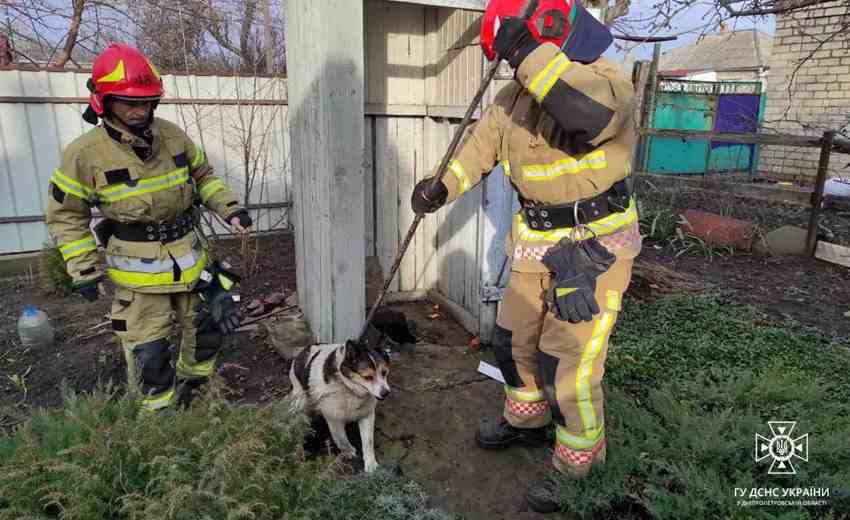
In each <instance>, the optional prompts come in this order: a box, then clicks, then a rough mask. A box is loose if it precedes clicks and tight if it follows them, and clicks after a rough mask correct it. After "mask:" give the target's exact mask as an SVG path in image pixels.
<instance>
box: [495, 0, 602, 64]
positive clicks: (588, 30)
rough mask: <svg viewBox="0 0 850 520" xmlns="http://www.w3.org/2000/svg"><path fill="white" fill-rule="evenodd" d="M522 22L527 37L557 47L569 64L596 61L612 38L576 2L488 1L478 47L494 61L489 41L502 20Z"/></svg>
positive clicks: (578, 1)
mask: <svg viewBox="0 0 850 520" xmlns="http://www.w3.org/2000/svg"><path fill="white" fill-rule="evenodd" d="M529 10H530V16H529V17H528V19H527V20H526V24H527V25H528V30H529V31H530V32H531V35H532V36H533V37H534V39H536V40H537V41H539V42H540V43H543V42H550V43H553V44H555V45H557V46H558V48H560V49H561V50H562V51H564V53H565V54H566V55H567V57H568V58H569V59H571V60H573V61H579V62H584V63H590V62H593V61H596V60H597V59H599V57H600V56H601V55H602V53H604V52H605V51H606V50H607V49H608V47H610V46H611V42H613V41H614V38H613V37H612V36H611V32H610V31H609V30H608V28H607V27H605V26H604V25H603V24H602V23H601V22H599V20H597V19H596V18H594V16H593V15H592V14H590V13H589V12H588V11H587V10H586V9H585V8H584V6H583V5H581V2H580V0H490V1H489V2H488V3H487V7H486V9H485V10H484V18H483V19H482V21H481V48H482V49H483V50H484V55H485V56H487V59H489V60H491V61H492V60H494V59H496V50H495V49H494V48H493V42H494V41H495V40H496V34H497V33H498V32H499V27H500V26H501V23H502V20H504V19H505V18H520V17H522V16H523V14H524V13H526V11H529Z"/></svg>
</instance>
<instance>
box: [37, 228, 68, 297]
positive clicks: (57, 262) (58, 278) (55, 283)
mask: <svg viewBox="0 0 850 520" xmlns="http://www.w3.org/2000/svg"><path fill="white" fill-rule="evenodd" d="M38 277H39V280H40V281H41V288H42V289H43V290H44V291H45V292H46V293H48V294H55V295H57V296H68V295H70V294H71V293H72V292H74V282H73V280H72V279H71V276H70V275H69V274H68V271H67V270H66V269H65V260H63V259H62V253H60V252H59V248H58V247H57V246H56V245H55V244H53V243H51V242H50V241H47V242H45V243H44V244H43V245H42V248H41V253H40V255H39V257H38Z"/></svg>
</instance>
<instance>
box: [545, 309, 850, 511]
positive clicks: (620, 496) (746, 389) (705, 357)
mask: <svg viewBox="0 0 850 520" xmlns="http://www.w3.org/2000/svg"><path fill="white" fill-rule="evenodd" d="M767 421H796V422H797V426H796V428H795V430H794V432H793V434H794V435H793V437H797V436H800V435H803V434H809V460H808V462H803V461H796V462H795V467H796V469H797V474H796V475H793V476H771V475H768V468H769V462H761V463H756V462H755V460H754V456H753V453H754V436H755V434H756V433H759V434H762V435H765V436H767V437H770V436H771V433H770V430H769V428H768V425H767ZM606 427H607V431H608V436H609V445H608V463H607V464H606V465H605V466H603V467H601V468H598V469H595V470H594V472H592V473H591V475H590V476H589V477H588V478H587V479H585V480H583V481H578V482H575V481H565V483H564V486H562V491H561V493H562V500H563V503H564V504H569V509H570V510H571V511H572V512H573V513H575V514H577V516H579V517H581V518H600V517H612V518H613V517H616V518H621V517H628V516H629V515H630V514H633V515H635V516H636V517H640V516H647V515H648V516H651V517H652V518H659V519H661V518H789V519H790V518H795V519H797V518H799V519H807V518H836V519H838V518H848V517H850V450H848V449H847V439H848V438H850V352H848V350H847V348H846V345H844V344H841V343H839V342H838V341H836V340H830V339H827V338H824V337H822V336H820V335H819V334H817V333H816V332H813V331H811V330H807V329H805V328H803V327H801V326H799V325H797V324H794V323H788V324H775V323H771V322H769V321H768V320H766V319H765V318H764V317H763V316H761V315H759V314H758V313H757V312H755V311H754V310H752V309H749V308H745V307H740V306H736V305H733V304H731V303H730V302H727V301H725V300H724V299H722V298H720V297H716V296H707V297H701V298H696V299H693V298H679V299H670V300H665V301H661V302H657V303H653V304H635V303H629V305H627V307H626V309H625V311H624V313H623V316H622V318H621V321H620V323H619V325H618V329H617V330H616V332H615V334H614V337H613V339H612V347H611V351H610V354H609V357H608V362H607V364H606ZM735 488H747V489H748V490H749V489H754V488H768V489H772V488H780V489H784V488H828V489H829V492H830V496H829V498H828V499H827V500H828V505H827V506H808V507H806V506H754V507H745V506H741V505H739V504H738V500H739V499H741V497H736V496H735V495H734V492H735ZM747 498H748V497H745V498H744V499H747ZM750 499H752V498H750Z"/></svg>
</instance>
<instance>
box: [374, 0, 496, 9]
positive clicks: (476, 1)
mask: <svg viewBox="0 0 850 520" xmlns="http://www.w3.org/2000/svg"><path fill="white" fill-rule="evenodd" d="M384 1H386V2H402V3H406V4H421V5H429V6H435V7H452V8H455V9H469V10H472V11H483V10H484V7H485V4H486V3H487V0H384Z"/></svg>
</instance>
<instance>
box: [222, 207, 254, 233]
mask: <svg viewBox="0 0 850 520" xmlns="http://www.w3.org/2000/svg"><path fill="white" fill-rule="evenodd" d="M233 217H237V218H238V219H239V225H240V226H242V227H243V228H245V229H248V228H249V227H251V226H253V225H254V219H252V218H251V214H250V213H248V211H247V210H244V209H241V210H239V211H237V212H236V213H234V214H233V215H230V216H229V217H227V223H228V224H229V223H230V221H231V220H233Z"/></svg>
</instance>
